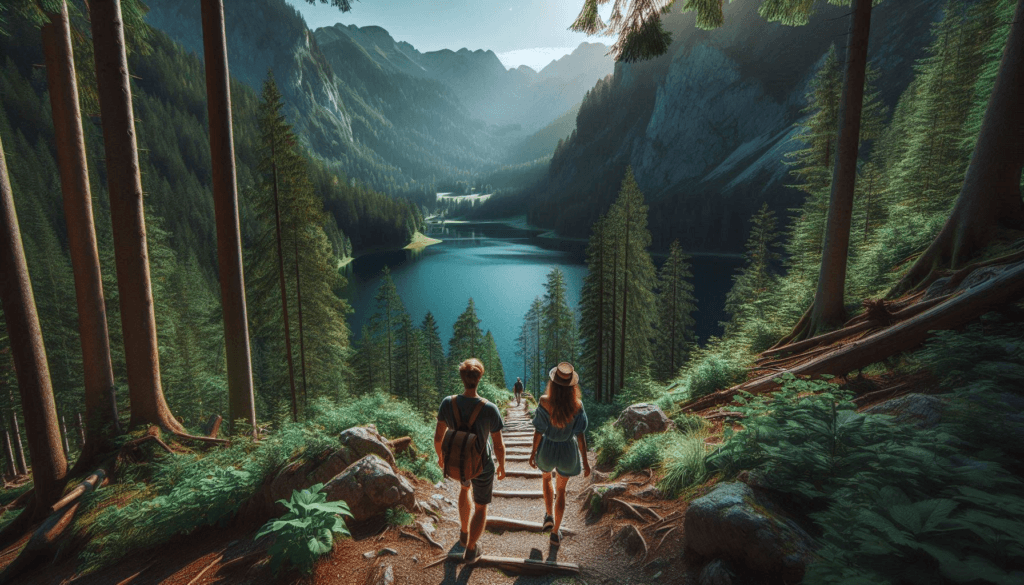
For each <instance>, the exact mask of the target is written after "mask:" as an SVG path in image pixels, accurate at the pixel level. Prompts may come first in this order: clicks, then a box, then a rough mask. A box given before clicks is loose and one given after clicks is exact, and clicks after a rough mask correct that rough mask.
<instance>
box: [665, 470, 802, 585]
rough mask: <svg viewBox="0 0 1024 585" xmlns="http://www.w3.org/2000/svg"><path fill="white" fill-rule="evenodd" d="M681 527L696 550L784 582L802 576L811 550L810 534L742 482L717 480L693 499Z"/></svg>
mask: <svg viewBox="0 0 1024 585" xmlns="http://www.w3.org/2000/svg"><path fill="white" fill-rule="evenodd" d="M683 531H684V534H685V535H686V544H687V546H688V547H689V548H690V549H692V550H693V551H694V552H696V553H697V554H698V555H700V556H703V557H711V558H724V559H729V560H731V561H734V562H736V563H737V564H739V565H741V566H744V567H747V568H748V569H750V570H751V571H752V572H754V573H756V574H762V575H777V576H779V577H781V578H782V579H783V580H784V581H786V582H788V583H797V582H799V581H800V580H801V579H802V578H803V575H804V569H805V568H806V566H807V564H808V562H810V560H811V558H812V556H813V552H812V547H813V540H812V539H811V537H810V536H809V535H808V534H807V533H806V532H804V531H803V530H802V529H801V528H800V527H799V526H797V525H796V524H795V523H794V522H792V521H791V520H788V519H787V518H785V517H784V516H782V514H781V513H780V512H779V511H778V510H777V509H776V506H775V505H773V503H772V502H771V501H769V500H767V499H766V498H764V497H763V496H761V495H759V494H756V493H755V492H754V490H752V489H751V488H750V486H748V485H746V484H744V483H740V482H732V483H724V484H719V485H718V486H716V487H715V489H714V490H712V491H711V493H709V494H708V495H706V496H704V497H701V498H697V499H696V500H694V501H693V502H691V503H690V507H689V508H688V509H687V511H686V517H685V519H684V521H683Z"/></svg>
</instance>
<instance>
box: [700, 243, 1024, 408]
mask: <svg viewBox="0 0 1024 585" xmlns="http://www.w3.org/2000/svg"><path fill="white" fill-rule="evenodd" d="M1021 296H1024V262H1018V263H1016V264H1012V265H1009V266H1007V267H1006V268H1005V269H1004V270H1003V271H1002V272H1001V273H999V274H997V275H995V276H994V277H993V278H991V279H989V280H986V281H984V282H981V283H977V284H976V285H974V286H971V287H968V288H966V289H965V290H962V291H960V292H959V294H953V295H950V296H949V297H945V298H943V299H941V302H940V303H938V304H936V305H934V306H932V307H931V308H929V309H928V310H926V311H924V312H922V313H920V314H918V315H916V316H914V317H911V318H910V319H907V320H905V321H902V322H900V323H897V324H896V325H893V326H892V327H888V328H886V329H883V330H881V331H878V332H876V333H873V334H871V335H869V336H867V337H865V338H864V339H860V340H858V341H854V342H852V343H850V344H848V345H844V346H842V347H840V348H838V349H836V350H835V351H833V352H831V353H828V354H825V355H822V356H820V357H817V358H814V359H812V360H809V361H807V362H805V363H803V364H801V365H799V366H797V367H794V368H792V369H790V370H789V373H792V374H794V375H800V376H815V375H820V374H833V375H842V374H846V373H847V372H851V371H853V370H859V369H862V368H864V367H865V366H868V365H871V364H874V363H877V362H879V361H882V360H884V359H886V358H888V357H891V356H893V355H896V354H899V353H903V352H905V351H908V350H911V349H913V348H915V347H917V346H919V345H921V344H922V343H923V342H924V341H925V340H926V339H928V336H929V335H930V333H931V332H932V331H940V330H946V329H957V328H959V327H963V326H964V325H967V324H968V323H970V322H971V321H973V320H975V319H977V318H978V317H980V316H981V315H984V314H985V313H987V312H989V311H991V310H993V309H995V308H998V307H1000V306H1002V305H1005V304H1006V303H1010V302H1015V301H1017V300H1018V299H1020V298H1021ZM926 302H927V301H926ZM919 304H920V303H919ZM777 378H778V376H777V375H776V374H771V375H768V376H762V377H760V378H756V379H754V380H751V381H749V382H746V383H743V384H740V385H738V386H733V387H732V388H727V389H724V390H719V391H718V392H715V393H712V394H709V395H707V396H703V397H701V398H698V399H696V400H694V401H692V402H690V403H689V404H685V405H683V407H682V408H681V409H680V410H681V411H682V412H695V411H700V410H705V409H708V408H713V407H716V406H721V405H723V404H726V403H728V402H730V401H731V400H732V398H733V397H734V396H736V395H737V394H739V393H740V392H749V393H751V394H757V393H760V392H764V391H766V390H769V389H771V388H774V387H776V386H777V384H776V382H775V380H776V379H777Z"/></svg>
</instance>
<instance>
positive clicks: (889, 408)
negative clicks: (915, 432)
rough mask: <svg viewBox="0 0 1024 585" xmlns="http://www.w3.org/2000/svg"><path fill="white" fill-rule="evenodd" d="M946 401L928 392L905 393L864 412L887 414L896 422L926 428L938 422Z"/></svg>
mask: <svg viewBox="0 0 1024 585" xmlns="http://www.w3.org/2000/svg"><path fill="white" fill-rule="evenodd" d="M945 406H946V401H945V400H943V399H942V398H939V397H937V396H931V395H928V394H916V393H915V394H907V395H906V396H900V397H898V398H893V399H892V400H887V401H885V402H883V403H881V404H876V405H875V406H872V407H871V408H869V409H867V410H866V411H865V412H867V413H870V414H889V415H892V416H894V417H895V418H896V421H897V422H901V423H903V422H912V423H916V424H917V426H919V427H921V428H923V429H927V428H931V427H934V426H935V425H937V424H939V422H940V421H941V420H942V411H943V410H944V409H945Z"/></svg>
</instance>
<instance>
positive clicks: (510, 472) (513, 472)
mask: <svg viewBox="0 0 1024 585" xmlns="http://www.w3.org/2000/svg"><path fill="white" fill-rule="evenodd" d="M506 459H507V457H506ZM527 459H529V458H527ZM505 477H544V474H543V472H541V470H539V469H506V470H505Z"/></svg>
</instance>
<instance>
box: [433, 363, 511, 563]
mask: <svg viewBox="0 0 1024 585" xmlns="http://www.w3.org/2000/svg"><path fill="white" fill-rule="evenodd" d="M483 375H484V365H483V364H482V363H480V360H478V359H476V358H469V359H468V360H466V361H464V362H462V363H461V364H459V377H461V378H462V385H463V386H464V387H465V391H464V392H463V393H462V394H461V395H458V394H456V395H452V396H449V397H447V398H445V399H444V400H442V401H441V408H439V409H438V411H437V428H436V429H435V430H434V450H435V451H437V464H438V466H440V467H441V470H442V471H443V472H444V475H445V477H451V478H453V479H457V480H459V482H460V483H461V484H462V490H461V491H460V492H459V522H460V523H461V525H462V527H461V530H460V532H459V544H460V545H462V546H463V547H465V553H464V554H463V559H464V560H465V561H466V563H467V564H470V565H472V564H474V563H476V562H477V560H479V559H480V556H481V555H482V554H483V553H482V552H481V549H480V546H478V545H477V540H479V538H480V535H481V534H483V531H484V526H485V525H486V523H487V505H488V504H490V503H491V491H492V489H493V488H494V478H495V476H497V478H498V479H499V480H502V479H505V443H503V442H502V440H501V429H502V428H504V427H505V421H503V420H502V419H501V413H500V412H498V407H497V406H495V405H493V404H491V403H490V402H488V401H487V400H485V399H484V398H482V397H480V396H479V395H478V394H477V392H476V387H477V385H478V384H479V383H480V379H481V378H483ZM453 406H457V408H453ZM488 436H490V437H491V439H493V440H494V453H496V454H497V456H498V467H497V470H495V467H494V458H493V455H492V453H491V446H490V443H489V442H488V441H487V437H488ZM470 487H472V488H473V502H474V503H475V504H476V511H475V513H474V511H473V504H472V503H470V501H469V488H470Z"/></svg>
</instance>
